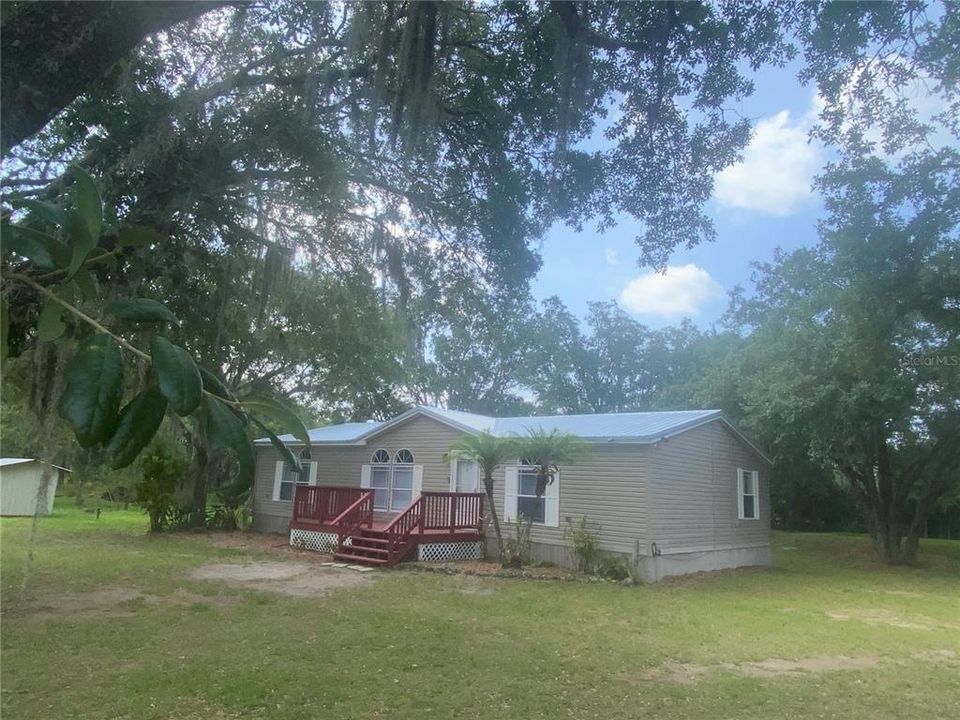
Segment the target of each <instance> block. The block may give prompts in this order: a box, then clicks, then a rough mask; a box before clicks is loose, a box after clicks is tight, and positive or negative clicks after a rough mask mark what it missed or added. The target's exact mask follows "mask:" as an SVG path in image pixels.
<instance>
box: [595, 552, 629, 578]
mask: <svg viewBox="0 0 960 720" xmlns="http://www.w3.org/2000/svg"><path fill="white" fill-rule="evenodd" d="M596 573H597V575H599V576H600V577H602V578H607V579H608V580H626V579H627V578H628V577H630V576H631V575H630V563H629V562H628V561H627V559H626V558H625V557H624V556H623V555H618V554H616V553H601V554H600V556H599V557H598V558H597V564H596Z"/></svg>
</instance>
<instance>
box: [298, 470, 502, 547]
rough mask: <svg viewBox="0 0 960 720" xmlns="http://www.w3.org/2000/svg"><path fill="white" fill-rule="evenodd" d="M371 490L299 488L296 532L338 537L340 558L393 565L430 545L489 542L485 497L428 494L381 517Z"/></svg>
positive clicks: (331, 487) (333, 487) (317, 486)
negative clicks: (314, 532)
mask: <svg viewBox="0 0 960 720" xmlns="http://www.w3.org/2000/svg"><path fill="white" fill-rule="evenodd" d="M373 498H374V493H373V491H372V490H369V489H366V488H354V487H339V486H324V485H298V486H297V488H296V491H295V495H294V502H293V518H292V519H291V521H290V528H291V529H295V530H314V531H318V532H324V533H331V534H336V535H337V548H336V552H335V553H334V555H335V557H337V558H340V559H343V560H349V561H351V562H363V563H366V564H368V565H393V564H395V563H397V562H399V561H401V560H403V559H404V558H405V557H407V556H408V555H409V554H410V553H411V551H412V550H413V549H414V548H416V547H417V546H419V545H422V544H426V543H447V542H476V541H478V540H482V539H483V500H484V497H483V495H482V494H481V493H452V492H424V493H421V494H420V497H418V498H417V499H416V500H414V501H413V502H412V503H411V504H410V505H409V506H407V507H406V508H405V509H404V510H403V511H402V512H400V513H398V514H397V515H396V516H394V517H391V518H389V519H383V518H377V517H376V511H375V508H374V507H373Z"/></svg>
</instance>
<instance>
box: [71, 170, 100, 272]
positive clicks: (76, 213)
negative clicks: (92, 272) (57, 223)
mask: <svg viewBox="0 0 960 720" xmlns="http://www.w3.org/2000/svg"><path fill="white" fill-rule="evenodd" d="M72 172H73V176H74V180H75V182H74V184H73V204H74V209H73V211H72V212H71V213H70V215H69V216H68V217H67V223H66V228H67V235H68V237H69V238H70V251H71V254H70V265H69V267H68V268H67V275H68V277H73V275H74V274H75V273H76V272H77V270H79V269H80V266H81V265H83V263H84V261H85V260H86V259H87V255H89V254H90V251H91V250H93V249H94V248H95V247H96V246H97V243H98V242H100V230H101V229H102V227H103V205H102V203H101V201H100V192H99V191H98V190H97V186H96V184H95V183H94V182H93V178H91V177H90V176H89V175H88V174H87V173H86V172H84V171H83V170H81V169H80V168H79V167H76V166H74V167H73V168H72Z"/></svg>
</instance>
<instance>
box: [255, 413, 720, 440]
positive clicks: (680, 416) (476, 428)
mask: <svg viewBox="0 0 960 720" xmlns="http://www.w3.org/2000/svg"><path fill="white" fill-rule="evenodd" d="M413 415H426V416H428V417H433V418H434V419H436V420H439V421H441V422H444V423H446V424H448V425H451V426H453V427H456V428H459V429H461V430H464V431H466V432H483V431H487V432H489V433H492V434H494V435H498V436H500V437H508V436H511V435H523V434H524V433H526V431H527V430H528V429H532V428H542V429H544V430H546V431H548V432H549V431H551V430H558V431H560V432H568V433H573V434H574V435H579V436H580V437H582V438H584V439H587V440H626V441H631V440H632V441H635V442H652V441H655V440H657V439H660V438H663V437H667V436H669V435H673V434H675V433H677V432H682V431H683V430H688V429H690V428H691V427H695V426H697V425H700V424H701V423H704V422H709V421H710V420H713V419H716V418H722V417H723V415H722V413H721V412H720V411H719V410H672V411H666V412H634V413H598V414H596V415H532V416H527V417H499V418H498V417H491V416H489V415H478V414H476V413H468V412H462V411H460V410H446V409H443V408H436V407H430V406H427V405H417V406H414V407H413V408H412V409H410V410H408V411H407V412H405V413H402V414H400V415H398V416H397V417H395V418H393V419H392V420H389V421H387V422H377V423H357V422H354V423H343V424H340V425H328V426H326V427H321V428H315V429H313V430H310V431H309V432H310V442H311V443H314V442H315V443H318V444H324V443H335V444H363V442H364V441H365V440H366V439H367V438H369V437H373V436H375V435H379V434H380V433H382V432H385V431H386V430H388V429H389V428H391V427H393V426H395V425H398V424H400V423H402V422H405V421H406V420H407V419H408V418H410V417H411V416H413ZM280 439H281V440H283V441H284V442H292V443H295V442H296V439H295V438H294V437H293V436H292V435H284V436H282V437H281V438H280ZM257 442H258V443H268V442H269V440H268V439H266V438H263V439H260V440H257Z"/></svg>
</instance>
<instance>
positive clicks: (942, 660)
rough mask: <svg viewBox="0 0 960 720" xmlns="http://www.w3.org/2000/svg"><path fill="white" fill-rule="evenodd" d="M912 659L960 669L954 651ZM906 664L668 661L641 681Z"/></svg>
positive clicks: (823, 658) (832, 659)
mask: <svg viewBox="0 0 960 720" xmlns="http://www.w3.org/2000/svg"><path fill="white" fill-rule="evenodd" d="M910 659H911V660H920V661H923V662H931V663H937V664H946V665H950V666H954V665H960V656H958V655H957V653H956V652H955V651H953V650H930V651H925V652H918V653H913V654H912V655H911V656H910ZM903 662H908V661H907V660H905V659H902V660H898V659H895V658H889V657H884V656H882V655H859V656H850V655H817V656H814V657H807V658H796V659H785V658H768V659H766V660H759V661H756V662H742V663H716V664H714V665H701V664H697V663H681V662H674V661H668V662H665V663H663V664H662V665H658V666H657V667H653V668H647V669H646V670H644V671H642V672H641V673H640V678H641V679H642V680H646V681H650V682H658V683H668V684H674V685H688V684H691V683H696V682H699V681H701V680H703V679H705V678H707V677H709V676H712V675H715V674H717V673H721V672H728V673H733V674H735V675H740V676H742V677H754V678H791V677H804V676H806V675H817V674H824V673H833V672H840V671H844V670H847V671H849V670H854V671H856V670H872V669H874V668H876V667H879V666H880V665H881V664H882V663H891V664H899V663H903Z"/></svg>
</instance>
